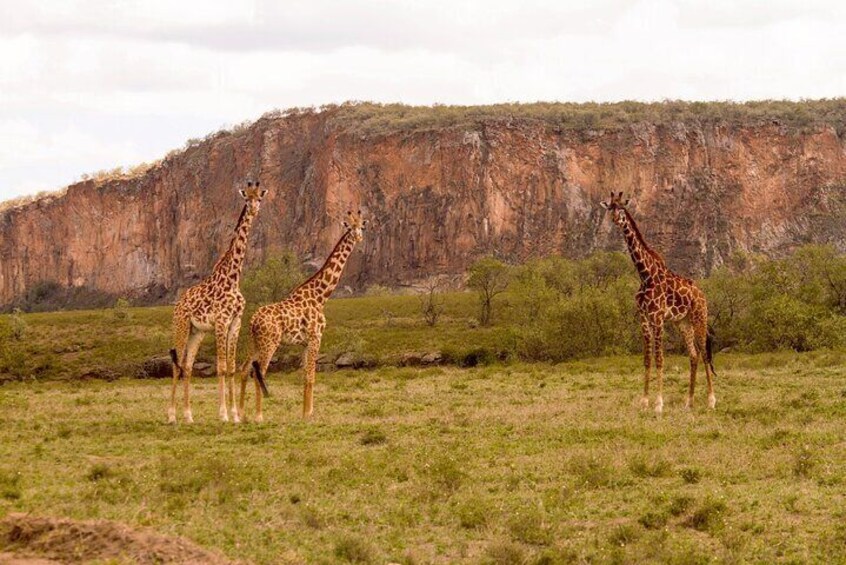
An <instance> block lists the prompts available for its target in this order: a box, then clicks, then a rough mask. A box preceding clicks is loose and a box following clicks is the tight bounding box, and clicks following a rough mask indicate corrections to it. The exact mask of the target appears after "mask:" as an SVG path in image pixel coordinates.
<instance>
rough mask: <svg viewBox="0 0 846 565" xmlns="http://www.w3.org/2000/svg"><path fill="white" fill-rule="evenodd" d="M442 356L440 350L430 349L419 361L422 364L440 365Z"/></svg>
mask: <svg viewBox="0 0 846 565" xmlns="http://www.w3.org/2000/svg"><path fill="white" fill-rule="evenodd" d="M443 360H444V356H443V354H442V353H441V352H440V351H431V352H429V353H427V354H426V355H424V356H423V357H422V358H421V359H420V362H421V364H423V365H440V364H441V363H443Z"/></svg>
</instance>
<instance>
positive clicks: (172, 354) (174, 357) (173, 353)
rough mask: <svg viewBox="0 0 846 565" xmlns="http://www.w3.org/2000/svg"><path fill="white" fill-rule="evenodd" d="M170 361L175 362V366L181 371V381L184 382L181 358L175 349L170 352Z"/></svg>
mask: <svg viewBox="0 0 846 565" xmlns="http://www.w3.org/2000/svg"><path fill="white" fill-rule="evenodd" d="M170 360H171V361H173V365H174V366H175V367H176V368H177V369H179V380H180V381H181V380H182V377H183V373H182V365H180V364H179V356H178V355H177V353H176V350H175V349H171V350H170Z"/></svg>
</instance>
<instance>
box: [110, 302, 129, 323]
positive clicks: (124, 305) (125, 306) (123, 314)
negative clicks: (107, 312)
mask: <svg viewBox="0 0 846 565" xmlns="http://www.w3.org/2000/svg"><path fill="white" fill-rule="evenodd" d="M112 313H113V315H114V317H115V319H116V320H126V319H129V300H127V299H126V298H118V299H117V302H115V307H114V310H113V312H112Z"/></svg>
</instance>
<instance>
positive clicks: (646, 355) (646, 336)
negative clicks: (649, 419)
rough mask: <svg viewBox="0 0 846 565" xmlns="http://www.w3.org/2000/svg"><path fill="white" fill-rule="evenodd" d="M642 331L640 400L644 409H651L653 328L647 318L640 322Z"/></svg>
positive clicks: (642, 318) (643, 317)
mask: <svg viewBox="0 0 846 565" xmlns="http://www.w3.org/2000/svg"><path fill="white" fill-rule="evenodd" d="M640 331H641V333H642V334H643V367H644V374H643V396H642V397H641V399H640V406H641V408H642V409H644V410H645V409H646V408H648V407H649V379H650V377H651V372H652V327H651V326H650V325H649V320H647V319H646V317H645V316H642V317H641V320H640Z"/></svg>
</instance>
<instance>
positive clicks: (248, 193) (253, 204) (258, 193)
mask: <svg viewBox="0 0 846 565" xmlns="http://www.w3.org/2000/svg"><path fill="white" fill-rule="evenodd" d="M238 192H240V193H241V196H242V197H243V198H244V200H245V201H246V202H247V210H249V211H250V212H251V213H253V214H255V213H256V212H258V209H259V206H261V199H262V198H264V195H265V194H267V190H265V189H261V188H259V181H255V182H253V181H249V180H248V181H247V188H246V189H243V188H242V189H241V190H239V191H238Z"/></svg>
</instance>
